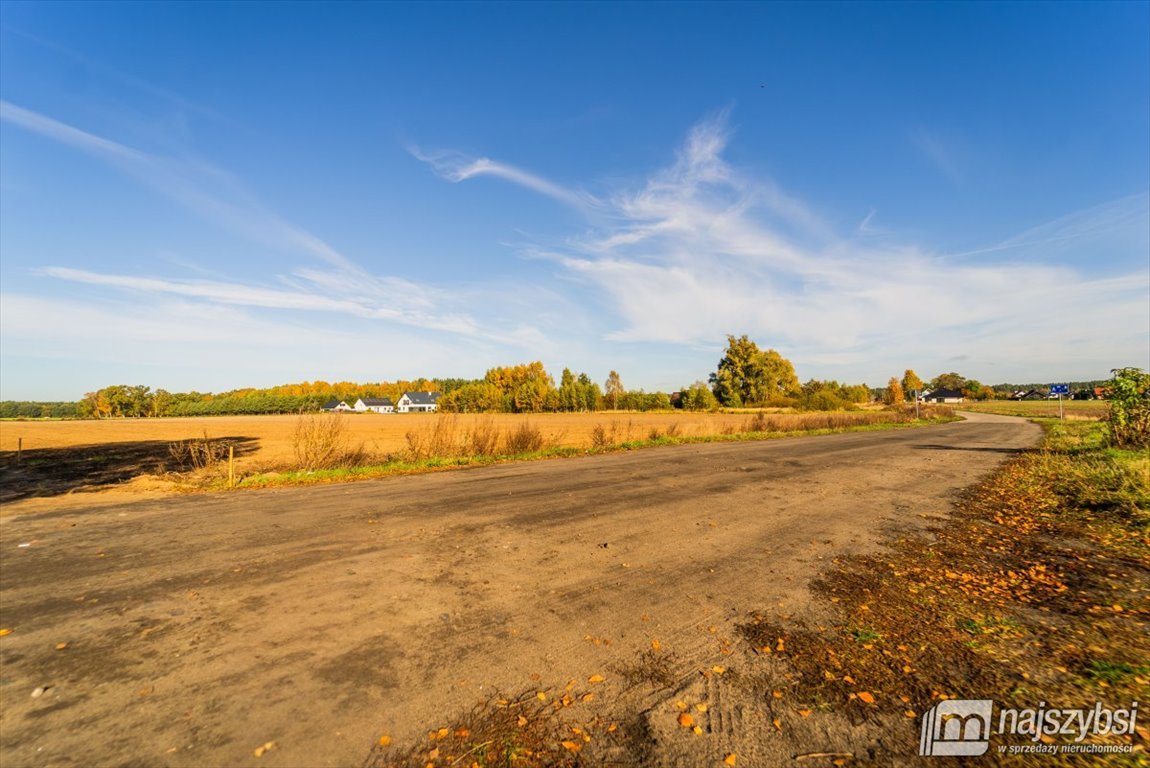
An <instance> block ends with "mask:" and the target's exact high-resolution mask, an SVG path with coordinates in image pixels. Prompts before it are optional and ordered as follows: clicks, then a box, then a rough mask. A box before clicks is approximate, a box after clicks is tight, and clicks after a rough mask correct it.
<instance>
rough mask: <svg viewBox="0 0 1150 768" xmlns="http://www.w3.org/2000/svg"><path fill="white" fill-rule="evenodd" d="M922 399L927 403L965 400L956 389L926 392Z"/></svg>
mask: <svg viewBox="0 0 1150 768" xmlns="http://www.w3.org/2000/svg"><path fill="white" fill-rule="evenodd" d="M922 399H923V400H925V401H926V402H928V403H961V402H963V401H964V400H966V398H965V397H963V396H962V393H961V392H959V391H958V390H957V389H937V390H935V391H934V392H928V393H926V394H925V395H923V398H922Z"/></svg>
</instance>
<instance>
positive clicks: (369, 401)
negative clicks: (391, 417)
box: [355, 397, 395, 413]
mask: <svg viewBox="0 0 1150 768" xmlns="http://www.w3.org/2000/svg"><path fill="white" fill-rule="evenodd" d="M355 410H357V411H359V412H360V413H364V412H366V411H371V412H373V413H395V403H393V402H391V398H390V397H361V398H360V399H358V400H356V401H355Z"/></svg>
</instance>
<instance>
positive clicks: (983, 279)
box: [0, 1, 1150, 399]
mask: <svg viewBox="0 0 1150 768" xmlns="http://www.w3.org/2000/svg"><path fill="white" fill-rule="evenodd" d="M0 100H2V104H0V397H2V398H4V399H58V398H59V399H74V398H78V397H79V396H81V395H82V394H83V393H84V392H85V391H90V390H93V389H96V388H99V387H101V386H104V385H107V384H112V383H132V384H134V383H146V384H150V385H152V386H154V387H163V388H166V389H169V390H172V391H186V390H190V389H198V390H201V391H208V390H212V391H219V390H224V389H229V388H233V387H239V386H248V385H250V386H266V385H273V384H277V383H284V382H291V381H301V380H314V379H327V380H345V379H348V380H357V381H378V380H393V379H400V378H411V377H415V376H420V375H426V376H462V377H479V376H482V375H483V373H484V371H485V370H486V369H487V368H489V367H491V366H495V365H501V364H512V363H518V362H527V361H530V360H535V359H541V360H543V361H544V363H545V364H546V365H547V366H548V368H549V369H550V370H551V371H552V372H553V373H554V374H556V375H558V373H559V371H560V370H561V369H562V367H564V366H570V367H571V368H573V369H575V370H579V371H586V372H588V373H589V374H591V375H592V377H594V378H595V379H597V380H600V381H602V380H603V379H605V378H606V375H607V372H608V371H609V370H611V369H616V370H618V371H619V372H620V373H621V375H622V378H623V382H624V384H625V385H626V386H628V387H630V388H639V387H644V388H647V389H662V390H670V389H672V388H677V387H680V386H684V385H687V384H690V383H691V382H693V381H695V380H697V379H701V378H705V377H706V375H707V374H708V373H709V372H710V371H712V370H714V368H715V365H716V363H717V361H718V359H719V357H720V356H721V352H722V348H723V347H724V345H725V335H726V334H728V333H734V334H743V333H746V334H749V335H750V336H751V337H752V338H753V339H755V340H756V341H758V342H759V344H760V345H761V346H763V347H774V348H776V349H778V350H779V351H780V352H782V353H783V354H784V355H785V356H787V357H788V358H790V359H791V360H792V361H793V362H794V363H795V366H796V369H797V371H798V374H799V376H800V378H802V379H804V380H805V379H807V378H812V377H814V378H835V379H839V380H846V381H851V382H860V381H865V382H867V383H869V384H871V385H875V386H877V385H882V384H884V383H885V382H886V380H887V379H888V378H889V377H890V376H892V375H900V374H901V373H902V371H903V370H904V369H905V368H907V367H913V368H915V369H916V370H917V371H918V372H919V373H920V374H921V375H924V376H926V377H930V376H933V375H936V374H938V373H941V372H943V371H949V370H957V371H959V372H960V373H963V374H964V375H966V376H970V377H974V378H978V379H980V380H982V381H984V382H1001V381H1018V382H1022V381H1027V382H1029V381H1054V380H1062V379H1089V378H1099V377H1105V376H1106V375H1107V374H1108V371H1109V369H1110V368H1112V367H1117V366H1125V365H1135V366H1139V367H1143V368H1148V367H1150V3H1146V2H1121V3H1102V2H1093V3H1087V4H1075V3H1038V4H1028V3H1005V4H991V3H944V4H929V3H914V4H898V3H877V4H867V3H836V4H827V5H823V4H817V3H802V4H785V3H763V4H751V3H741V4H731V5H725V4H719V3H707V4H699V5H694V4H656V3H640V4H605V3H604V4H542V3H535V4H506V5H503V4H478V3H471V4H462V5H450V4H442V3H430V4H418V5H415V4H412V5H402V4H395V3H388V4H367V3H350V4H336V3H323V4H306V3H293V4H282V5H276V4H271V3H237V4H209V3H189V4H180V3H164V4H160V3H153V4H144V3H124V4H99V3H91V2H85V3H76V4H69V3H20V2H11V1H6V2H4V3H3V4H0Z"/></svg>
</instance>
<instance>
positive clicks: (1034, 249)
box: [954, 192, 1150, 262]
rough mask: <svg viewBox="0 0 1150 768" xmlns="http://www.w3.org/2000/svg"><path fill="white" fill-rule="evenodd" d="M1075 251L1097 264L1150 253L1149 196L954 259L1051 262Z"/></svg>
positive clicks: (1119, 202) (1075, 215)
mask: <svg viewBox="0 0 1150 768" xmlns="http://www.w3.org/2000/svg"><path fill="white" fill-rule="evenodd" d="M1075 250H1077V251H1080V252H1082V253H1083V254H1084V255H1089V256H1091V257H1092V260H1094V261H1095V262H1097V261H1098V259H1099V258H1101V259H1103V260H1110V259H1114V258H1115V257H1119V258H1120V259H1121V257H1123V256H1126V257H1134V258H1137V257H1139V256H1144V255H1145V254H1147V253H1150V193H1146V192H1142V193H1139V194H1134V195H1127V196H1126V197H1121V198H1118V199H1117V200H1110V201H1107V202H1105V203H1102V204H1100V205H1095V206H1091V207H1089V208H1086V209H1084V210H1081V211H1075V212H1073V213H1069V214H1067V215H1065V216H1059V217H1058V218H1056V219H1054V220H1052V221H1048V222H1044V223H1042V224H1039V225H1038V226H1035V227H1031V228H1029V229H1027V230H1026V231H1024V232H1021V233H1019V234H1017V235H1013V236H1011V237H1009V238H1007V239H1005V240H1003V241H1002V242H999V243H994V244H992V245H988V246H985V247H982V248H975V249H973V250H969V251H964V252H962V253H957V254H954V256H955V257H964V256H978V255H982V254H988V253H1004V254H1005V255H1009V256H1011V257H1013V258H1016V259H1020V258H1028V257H1032V256H1036V255H1037V256H1040V257H1042V258H1045V259H1047V260H1050V259H1052V258H1056V257H1061V256H1062V255H1063V254H1064V253H1066V252H1068V251H1075ZM1121 260H1124V261H1125V260H1129V259H1128V258H1127V259H1121Z"/></svg>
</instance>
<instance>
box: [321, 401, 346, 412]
mask: <svg viewBox="0 0 1150 768" xmlns="http://www.w3.org/2000/svg"><path fill="white" fill-rule="evenodd" d="M319 409H320V410H321V411H354V410H355V409H354V408H352V407H351V406H350V405H348V404H347V403H345V402H344V401H343V400H329V401H327V402H326V403H324V404H323V405H321V406H320V407H319Z"/></svg>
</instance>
